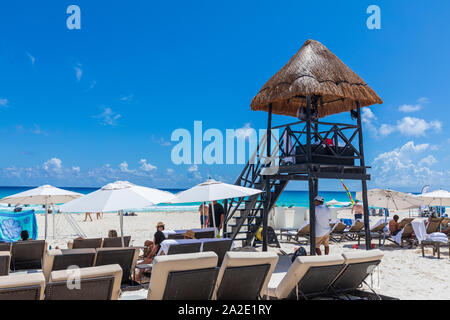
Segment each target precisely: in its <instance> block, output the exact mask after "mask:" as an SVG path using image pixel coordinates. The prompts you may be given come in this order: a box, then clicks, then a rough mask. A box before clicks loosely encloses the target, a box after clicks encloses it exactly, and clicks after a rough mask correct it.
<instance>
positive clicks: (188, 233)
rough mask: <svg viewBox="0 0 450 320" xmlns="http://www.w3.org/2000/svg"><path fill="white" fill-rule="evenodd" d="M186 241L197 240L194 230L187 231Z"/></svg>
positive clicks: (185, 234)
mask: <svg viewBox="0 0 450 320" xmlns="http://www.w3.org/2000/svg"><path fill="white" fill-rule="evenodd" d="M183 236H184V239H195V232H194V231H192V230H186V232H185V233H184V234H183Z"/></svg>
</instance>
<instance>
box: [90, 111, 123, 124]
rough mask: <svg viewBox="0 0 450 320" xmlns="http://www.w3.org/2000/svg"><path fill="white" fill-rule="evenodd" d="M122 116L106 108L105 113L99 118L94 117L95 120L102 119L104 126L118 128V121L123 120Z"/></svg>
mask: <svg viewBox="0 0 450 320" xmlns="http://www.w3.org/2000/svg"><path fill="white" fill-rule="evenodd" d="M121 117H122V115H121V114H118V113H116V112H114V111H113V110H112V109H111V108H108V107H106V108H104V109H103V112H102V113H100V114H99V115H97V116H94V118H98V119H100V123H101V124H103V125H104V126H116V125H117V120H118V119H119V118H121Z"/></svg>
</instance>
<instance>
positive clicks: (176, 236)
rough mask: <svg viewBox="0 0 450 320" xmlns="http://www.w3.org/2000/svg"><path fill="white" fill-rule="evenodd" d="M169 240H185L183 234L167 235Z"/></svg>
mask: <svg viewBox="0 0 450 320" xmlns="http://www.w3.org/2000/svg"><path fill="white" fill-rule="evenodd" d="M167 239H173V240H180V239H184V234H183V233H170V234H169V235H167Z"/></svg>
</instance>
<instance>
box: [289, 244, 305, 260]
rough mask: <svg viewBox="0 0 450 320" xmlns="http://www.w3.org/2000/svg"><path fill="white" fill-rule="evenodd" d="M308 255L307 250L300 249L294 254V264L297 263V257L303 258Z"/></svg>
mask: <svg viewBox="0 0 450 320" xmlns="http://www.w3.org/2000/svg"><path fill="white" fill-rule="evenodd" d="M307 255H308V253H307V252H306V249H305V248H303V247H299V248H298V249H297V251H295V252H294V254H293V255H292V262H294V261H295V259H297V257H301V256H307Z"/></svg>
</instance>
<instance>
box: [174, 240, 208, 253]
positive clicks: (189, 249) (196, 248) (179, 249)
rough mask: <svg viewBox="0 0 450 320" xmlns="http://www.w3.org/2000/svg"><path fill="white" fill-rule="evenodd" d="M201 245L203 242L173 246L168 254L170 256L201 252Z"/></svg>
mask: <svg viewBox="0 0 450 320" xmlns="http://www.w3.org/2000/svg"><path fill="white" fill-rule="evenodd" d="M201 245H202V244H201V242H196V243H180V244H172V245H170V247H169V250H168V252H167V253H166V254H167V255H170V254H183V253H196V252H200V247H201Z"/></svg>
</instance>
